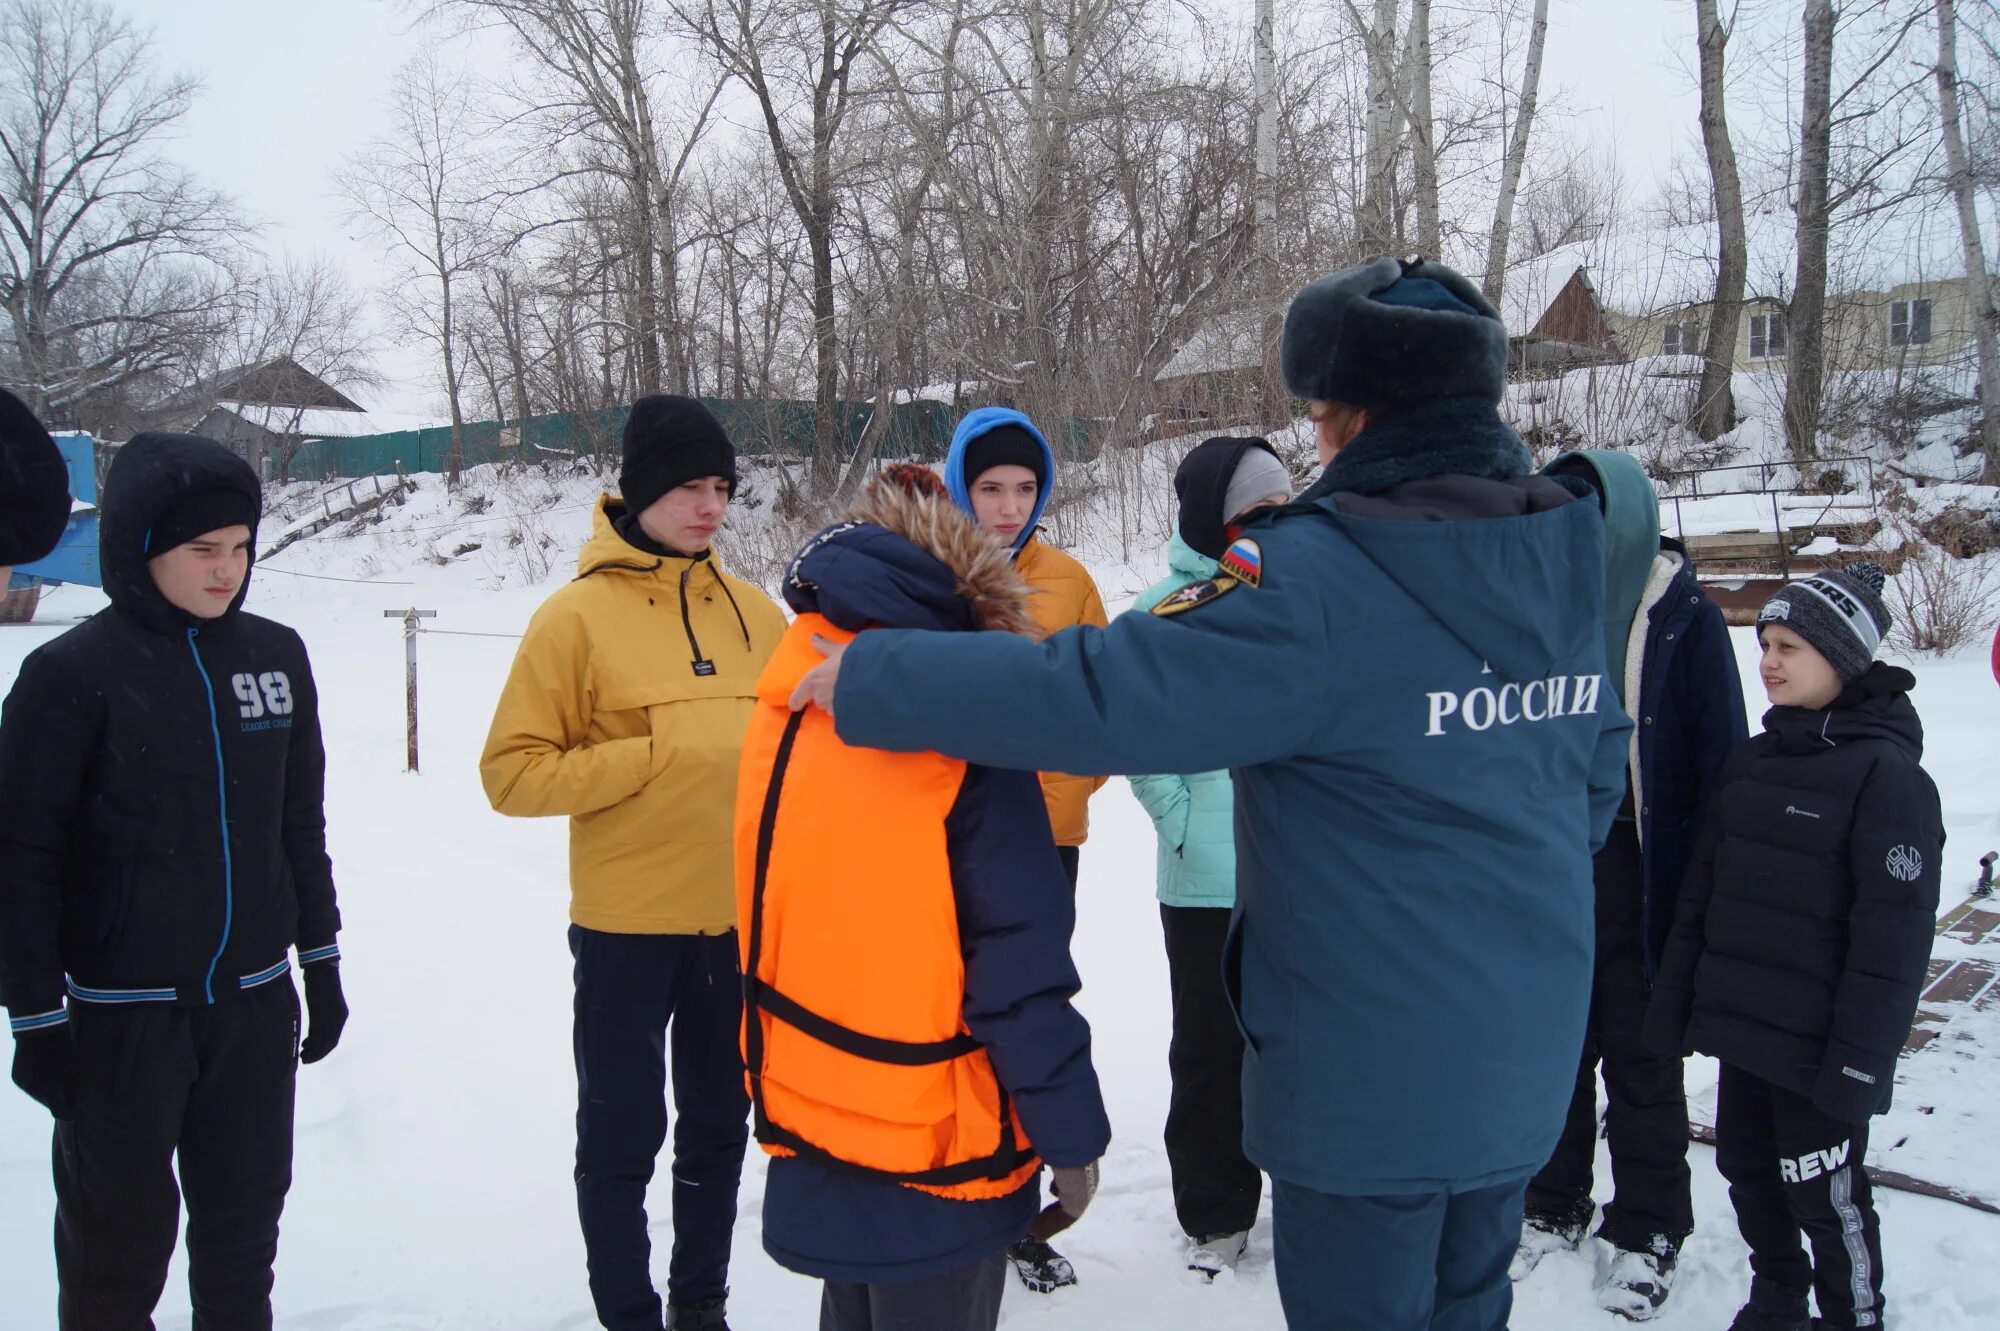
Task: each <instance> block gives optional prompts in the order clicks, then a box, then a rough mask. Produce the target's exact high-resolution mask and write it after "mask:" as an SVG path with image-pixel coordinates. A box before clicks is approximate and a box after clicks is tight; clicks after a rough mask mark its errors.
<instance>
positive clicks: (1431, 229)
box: [1403, 0, 1444, 259]
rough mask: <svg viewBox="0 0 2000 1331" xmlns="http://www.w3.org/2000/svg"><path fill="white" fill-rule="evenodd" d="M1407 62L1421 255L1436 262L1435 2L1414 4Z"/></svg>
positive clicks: (1440, 245)
mask: <svg viewBox="0 0 2000 1331" xmlns="http://www.w3.org/2000/svg"><path fill="white" fill-rule="evenodd" d="M1403 60H1404V65H1405V84H1406V86H1407V87H1408V88H1409V97H1408V100H1407V103H1406V104H1407V105H1408V107H1409V115H1410V156H1411V160H1412V162H1413V164H1414V168H1415V171H1414V174H1415V176H1416V186H1417V251H1418V253H1420V254H1422V255H1423V256H1424V257H1425V258H1429V259H1435V258H1437V257H1438V256H1439V255H1440V254H1441V253H1443V250H1444V231H1443V225H1442V222H1441V220H1440V219H1439V216H1438V168H1437V125H1436V123H1435V122H1434V121H1433V120H1432V117H1431V0H1410V36H1409V41H1408V43H1407V45H1406V46H1405V48H1404V52H1403Z"/></svg>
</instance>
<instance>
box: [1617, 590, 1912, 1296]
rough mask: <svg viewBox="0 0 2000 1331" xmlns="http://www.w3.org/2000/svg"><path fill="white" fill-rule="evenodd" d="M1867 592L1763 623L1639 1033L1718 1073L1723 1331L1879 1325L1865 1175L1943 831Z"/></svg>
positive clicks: (1901, 1035)
mask: <svg viewBox="0 0 2000 1331" xmlns="http://www.w3.org/2000/svg"><path fill="white" fill-rule="evenodd" d="M1881 589H1882V570H1881V569H1879V568H1877V567H1876V566H1875V565H1873V564H1854V565H1851V566H1849V567H1848V568H1846V569H1844V570H1842V571H1840V572H1838V573H1824V574H1819V575H1817V576H1815V577H1810V578H1805V579H1802V580H1800V581H1798V582H1794V583H1792V584H1790V585H1789V586H1787V587H1785V588H1784V589H1783V590H1782V591H1780V592H1779V593H1778V594H1777V595H1776V596H1774V597H1773V598H1771V600H1770V602H1769V603H1767V604H1766V605H1765V606H1764V609H1763V610H1762V611H1761V612H1760V613H1759V615H1758V617H1757V622H1758V638H1759V641H1760V642H1761V643H1762V644H1763V647H1764V656H1763V661H1762V664H1761V667H1760V668H1761V672H1762V675H1763V680H1764V689H1765V693H1766V694H1767V695H1768V696H1769V698H1770V700H1771V702H1772V704H1773V705H1772V707H1771V710H1770V711H1768V712H1766V713H1765V715H1764V733H1763V734H1761V735H1758V736H1756V737H1755V738H1752V739H1750V740H1748V741H1746V742H1745V743H1744V744H1743V745H1742V746H1740V747H1739V748H1738V749H1737V750H1736V751H1735V752H1734V753H1733V754H1731V755H1730V758H1729V761H1728V763H1727V764H1726V765H1725V766H1724V768H1723V772H1722V776H1721V779H1720V782H1719V787H1720V789H1719V793H1718V794H1717V796H1716V799H1715V802H1714V804H1713V805H1712V806H1711V808H1710V811H1709V815H1708V824H1707V827H1706V828H1705V829H1704V831H1703V833H1702V839H1701V842H1700V844H1699V846H1698V847H1697V849H1696V852H1695V858H1694V862H1693V864H1692V866H1691V867H1690V869H1689V872H1688V878H1687V883H1686V885H1685V886H1684V887H1683V888H1682V889H1681V896H1680V904H1679V909H1678V911H1677V913H1676V915H1675V920H1674V929H1673V934H1672V936H1671V937H1670V938H1669V939H1668V942H1667V950H1666V955H1665V958H1664V960H1663V962H1662V964H1661V969H1660V974H1659V978H1658V981H1657V982H1656V984H1655V985H1654V994H1653V1004H1652V1007H1651V1009H1650V1011H1649V1012H1648V1014H1647V1027H1646V1033H1647V1038H1648V1040H1649V1041H1650V1042H1651V1043H1653V1044H1654V1045H1655V1046H1656V1047H1658V1048H1659V1049H1660V1050H1661V1051H1662V1052H1667V1051H1672V1052H1675V1053H1681V1054H1686V1053H1691V1052H1695V1051H1700V1052H1702V1053H1706V1054H1713V1055H1715V1056H1716V1057H1717V1058H1719V1059H1721V1060H1722V1084H1721V1088H1720V1091H1719V1092H1718V1098H1717V1104H1716V1124H1715V1128H1716V1138H1717V1145H1716V1166H1717V1168H1719V1169H1720V1170H1721V1171H1722V1175H1723V1177H1724V1178H1726V1179H1728V1180H1729V1197H1730V1201H1731V1202H1732V1203H1733V1204H1734V1206H1735V1208H1736V1223H1737V1227H1738V1228H1739V1229H1741V1230H1742V1233H1743V1239H1744V1242H1746V1243H1747V1244H1749V1246H1750V1269H1751V1272H1752V1279H1751V1283H1750V1301H1749V1303H1748V1304H1747V1305H1746V1306H1745V1307H1744V1308H1743V1310H1742V1311H1741V1312H1739V1313H1738V1314H1737V1316H1736V1320H1735V1322H1734V1323H1733V1324H1732V1331H1806V1328H1808V1327H1811V1328H1815V1329H1817V1328H1836V1327H1838V1328H1847V1327H1879V1326H1881V1325H1882V1243H1881V1233H1880V1227H1879V1223H1878V1221H1877V1218H1876V1215H1875V1208H1874V1206H1873V1204H1872V1203H1871V1201H1870V1197H1869V1185H1868V1175H1867V1172H1866V1170H1865V1169H1863V1167H1862V1161H1863V1158H1864V1157H1865V1156H1866V1154H1867V1151H1868V1119H1869V1117H1870V1116H1871V1115H1874V1114H1879V1113H1881V1112H1883V1111H1884V1110H1885V1109H1887V1108H1888V1107H1889V1094H1890V1088H1891V1086H1892V1084H1893V1083H1894V1080H1895V1072H1896V1059H1897V1056H1898V1055H1899V1054H1900V1053H1901V1052H1902V1048H1903V1042H1904V1040H1905V1039H1906V1038H1907V1036H1908V1034H1909V1029H1910V1021H1911V1019H1912V1018H1913V1017H1914V1016H1915V1014H1916V1008H1917V997H1918V995H1919V993H1920V992H1921V991H1922V988H1923V981H1924V970H1925V965H1926V963H1927V961H1928V960H1929V958H1930V950H1931V940H1932V937H1933V928H1934V925H1935V921H1936V917H1937V905H1938V866H1939V861H1940V860H1941V859H1942V857H1943V850H1944V824H1943V818H1942V815H1941V814H1940V812H1939V808H1938V796H1937V788H1936V787H1935V786H1934V785H1932V783H1931V779H1930V777H1929V776H1928V775H1926V774H1925V772H1924V769H1923V768H1922V767H1920V766H1919V765H1918V762H1919V760H1920V759H1921V757H1922V756H1923V727H1922V725H1921V724H1920V723H1919V722H1918V720H1917V713H1916V709H1915V708H1914V707H1912V706H1911V705H1910V700H1909V696H1908V695H1909V691H1910V689H1911V688H1912V687H1913V686H1914V685H1915V683H1916V681H1915V680H1914V679H1913V678H1912V677H1911V675H1910V673H1909V672H1908V671H1906V670H1899V669H1896V668H1895V667H1892V666H1887V665H1883V664H1880V663H1877V662H1875V661H1874V656H1875V652H1876V649H1877V648H1878V647H1879V646H1880V645H1881V640H1882V636H1883V634H1884V633H1886V632H1887V630H1888V627H1889V612H1888V611H1887V609H1886V608H1884V606H1883V604H1882V595H1881ZM1802 1229H1803V1230H1804V1231H1805V1233H1806V1236H1807V1238H1809V1239H1810V1240H1811V1243H1812V1253H1811V1256H1810V1257H1808V1256H1807V1254H1806V1252H1805V1250H1804V1248H1803V1247H1802V1246H1801V1245H1800V1243H1799V1231H1800V1230H1802ZM1808 1290H1810V1291H1812V1292H1813V1293H1814V1294H1815V1295H1816V1296H1817V1298H1818V1302H1819V1318H1818V1320H1817V1321H1812V1320H1809V1319H1808V1317H1807V1313H1806V1296H1807V1292H1808Z"/></svg>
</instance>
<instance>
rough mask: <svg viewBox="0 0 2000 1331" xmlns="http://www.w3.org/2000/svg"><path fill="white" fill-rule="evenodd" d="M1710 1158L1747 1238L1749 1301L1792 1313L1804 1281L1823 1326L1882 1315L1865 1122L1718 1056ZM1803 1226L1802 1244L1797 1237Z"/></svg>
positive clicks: (1800, 1305)
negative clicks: (1836, 1114) (1833, 1113)
mask: <svg viewBox="0 0 2000 1331" xmlns="http://www.w3.org/2000/svg"><path fill="white" fill-rule="evenodd" d="M1715 1137H1716V1146H1715V1164H1716V1168H1717V1169H1718V1170H1720V1171H1721V1173H1722V1177H1724V1178H1725V1179H1728V1180H1729V1200H1730V1203H1731V1204H1732V1205H1733V1206H1735V1208H1736V1227H1737V1228H1738V1229H1739V1230H1741V1231H1742V1233H1743V1241H1744V1242H1745V1243H1747V1244H1749V1245H1750V1271H1751V1275H1752V1277H1753V1279H1752V1282H1751V1301H1752V1302H1753V1303H1755V1304H1757V1305H1758V1306H1759V1307H1761V1308H1766V1309H1771V1310H1784V1311H1789V1312H1794V1313H1802V1312H1803V1311H1804V1310H1805V1300H1806V1291H1807V1290H1808V1289H1810V1290H1812V1291H1813V1292H1814V1294H1815V1295H1816V1296H1817V1297H1818V1300H1819V1315H1820V1319H1821V1324H1822V1325H1824V1326H1826V1327H1829V1328H1846V1327H1878V1326H1881V1325H1882V1231H1881V1225H1880V1222H1879V1221H1878V1219H1877V1218H1876V1215H1875V1206H1874V1203H1873V1201H1872V1200H1871V1197H1870V1192H1869V1185H1868V1171H1867V1170H1866V1169H1864V1168H1862V1159H1863V1157H1864V1156H1866V1155H1867V1153H1868V1125H1867V1124H1866V1123H1865V1122H1864V1123H1843V1122H1841V1121H1840V1120H1839V1119H1834V1118H1829V1117H1827V1116H1826V1115H1825V1114H1822V1113H1821V1112H1820V1111H1819V1110H1817V1109H1815V1108H1814V1107H1813V1104H1812V1101H1811V1100H1809V1099H1807V1098H1806V1097H1805V1096H1802V1095H1797V1094H1794V1093H1793V1092H1791V1091H1787V1090H1784V1089H1783V1088H1781V1087H1777V1086H1773V1085H1771V1084H1770V1083H1769V1082H1767V1081H1764V1080H1763V1079H1761V1078H1759V1077H1755V1076H1752V1075H1751V1074H1750V1073H1748V1072H1745V1071H1744V1070H1743V1069H1741V1068H1738V1067H1733V1066H1731V1065H1730V1064H1727V1063H1724V1064H1723V1065H1722V1085H1721V1088H1720V1090H1719V1091H1718V1092H1717V1095H1716V1105H1715ZM1801 1230H1803V1231H1804V1232H1805V1237H1806V1239H1807V1240H1809V1241H1810V1242H1811V1245H1812V1254H1811V1256H1810V1257H1808V1256H1807V1254H1806V1249H1805V1246H1804V1245H1803V1244H1801V1243H1800V1241H1799V1233H1800V1231H1801Z"/></svg>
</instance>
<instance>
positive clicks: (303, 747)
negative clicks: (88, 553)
mask: <svg viewBox="0 0 2000 1331" xmlns="http://www.w3.org/2000/svg"><path fill="white" fill-rule="evenodd" d="M217 487H227V488H233V489H242V490H245V491H247V492H248V493H249V494H251V495H253V496H254V495H255V494H256V493H257V480H256V477H255V475H254V474H253V473H252V472H251V470H250V467H249V465H248V464H247V463H245V462H243V461H242V460H241V459H238V458H236V457H235V456H234V455H232V454H230V453H229V452H228V451H227V450H226V449H224V448H222V447H221V446H220V445H218V444H215V443H212V442H210V441H208V440H205V439H199V438H194V437H191V436H186V435H140V436H139V437H138V438H135V439H134V440H133V441H132V442H131V443H129V444H127V445H125V446H124V448H122V449H121V450H120V451H119V454H118V458H117V460H116V461H115V462H114V463H113V464H112V467H111V472H110V475H109V476H108V477H107V478H106V485H105V495H104V504H103V526H102V554H103V568H104V588H105V591H106V592H107V593H108V594H109V595H110V597H111V608H110V609H108V610H104V611H101V612H100V613H98V614H97V615H94V616H93V617H91V618H90V619H89V620H87V621H85V622H84V623H82V624H80V625H78V626H77V627H76V628H74V629H71V630H70V631H69V632H68V633H65V634H63V635H62V636H61V637H59V638H57V639H55V640H54V641H53V642H50V643H48V644H47V645H45V646H43V647H41V648H39V649H37V650H36V651H35V652H34V653H33V654H32V655H30V656H29V657H28V659H27V660H26V661H25V662H24V663H23V664H22V667H21V673H20V677H19V678H18V679H17V680H16V681H15V684H14V688H13V691H12V692H11V693H9V694H8V696H7V701H6V705H5V708H4V710H3V711H0V809H4V810H5V811H6V817H5V818H4V820H0V1002H4V1003H5V1004H6V1005H7V1006H8V1007H9V1008H10V1009H11V1010H12V1012H13V1015H14V1017H15V1018H16V1021H17V1023H18V1022H19V1021H20V1020H22V1019H24V1018H33V1017H34V1016H36V1015H39V1014H45V1013H49V1012H51V1011H52V1010H53V1009H56V1008H59V1007H60V1006H61V1004H62V996H63V993H64V989H65V987H66V981H65V977H67V988H68V991H69V995H70V997H71V998H72V999H74V1000H82V1001H90V1002H110V1003H132V1002H169V1003H173V1002H177V1003H212V1002H220V1001H223V1000H225V999H228V998H230V997H233V996H235V995H237V994H240V993H241V992H243V990H245V989H247V988H252V987H255V985H256V984H258V983H262V982H268V981H270V980H275V979H277V978H278V977H279V976H281V975H283V974H284V972H285V969H286V966H287V956H286V953H287V950H288V949H289V948H290V947H291V946H292V945H294V944H297V945H298V946H299V948H300V951H301V959H302V960H305V961H311V960H318V959H322V958H325V957H327V956H328V955H329V954H330V951H331V948H332V946H333V943H334V934H335V932H336V931H337V930H338V929H339V927H340V915H339V911H338V910H337V908H336V906H335V903H334V888H333V870H332V866H331V864H330V863H329V862H328V859H327V855H326V830H325V820H324V815H323V812H322V788H323V777H324V771H325V752H324V750H323V749H322V747H321V744H320V730H319V712H318V699H317V696H316V694H315V692H314V688H313V678H312V670H311V667H310V665H309V664H308V662H307V659H306V650H305V644H304V643H303V642H301V641H300V640H299V636H298V634H296V633H294V632H293V631H292V630H291V629H289V628H286V627H285V626H283V625H281V624H275V623H272V622H271V621H270V620H267V619H260V618H258V617H257V616H255V615H250V614H245V613H243V611H242V604H243V593H239V594H238V596H237V599H236V601H235V602H234V604H232V605H231V606H230V608H229V610H228V611H227V612H226V613H225V614H224V615H223V616H221V617H220V618H218V619H213V620H202V619H198V618H196V617H194V616H192V615H189V614H187V613H186V612H184V611H181V610H178V609H176V608H174V606H172V605H171V604H170V603H169V602H168V601H167V600H166V598H165V597H163V596H162V595H161V594H160V592H159V590H158V588H156V587H155V586H154V585H153V580H152V577H151V575H150V574H149V573H148V572H147V568H146V555H145V540H146V533H147V531H148V529H149V528H150V527H151V526H152V524H153V521H154V519H155V518H157V517H158V516H159V515H160V514H161V513H162V512H163V511H164V510H165V509H166V508H167V507H168V505H169V504H170V503H172V502H173V501H174V500H175V499H176V498H177V497H179V496H181V495H183V494H186V493H188V492H190V491H193V490H197V489H208V488H217ZM248 590H249V583H248V580H247V579H246V580H245V583H244V589H243V592H244V593H247V592H248Z"/></svg>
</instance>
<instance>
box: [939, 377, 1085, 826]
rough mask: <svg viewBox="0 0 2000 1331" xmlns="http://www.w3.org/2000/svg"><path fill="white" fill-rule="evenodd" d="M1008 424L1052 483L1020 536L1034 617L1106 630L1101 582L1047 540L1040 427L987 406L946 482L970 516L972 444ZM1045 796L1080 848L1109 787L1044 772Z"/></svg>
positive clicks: (1048, 459)
mask: <svg viewBox="0 0 2000 1331" xmlns="http://www.w3.org/2000/svg"><path fill="white" fill-rule="evenodd" d="M1003 425H1011V426H1017V427H1019V428H1020V429H1022V430H1025V431H1027V432H1028V433H1029V434H1030V435H1032V436H1034V438H1035V440H1036V442H1038V443H1040V444H1041V446H1042V467H1043V472H1042V474H1043V475H1045V476H1047V477H1048V483H1047V484H1046V485H1044V486H1042V487H1041V489H1040V491H1039V492H1038V493H1037V494H1036V495H1035V508H1034V511H1033V512H1032V513H1030V514H1029V516H1028V521H1027V523H1026V524H1025V525H1024V526H1022V528H1021V531H1020V533H1019V534H1018V535H1017V536H1016V537H1015V538H1014V547H1013V548H1014V552H1015V554H1014V559H1015V565H1016V567H1018V568H1019V569H1020V571H1021V576H1022V578H1024V579H1026V581H1027V583H1028V587H1029V588H1030V590H1032V591H1033V593H1034V595H1033V597H1032V598H1031V599H1030V600H1029V602H1028V610H1029V613H1031V614H1032V615H1034V617H1035V622H1036V624H1038V625H1039V626H1040V627H1041V630H1042V632H1043V633H1045V634H1046V633H1054V632H1056V631H1057V630H1058V629H1066V628H1073V627H1075V626H1076V625H1078V624H1091V625H1095V626H1096V627H1098V628H1103V627H1104V625H1105V624H1106V623H1107V622H1108V621H1107V620H1106V618H1105V614H1104V601H1103V598H1102V597H1100V596H1099V595H1098V591H1097V583H1096V581H1095V580H1093V579H1092V578H1091V576H1090V570H1088V569H1086V568H1085V567H1084V566H1083V565H1082V564H1081V563H1079V562H1077V560H1076V559H1075V558H1073V557H1072V556H1070V555H1069V554H1066V553H1065V552H1063V551H1061V550H1058V549H1056V548H1055V547H1054V546H1052V545H1050V544H1049V543H1048V542H1047V541H1044V540H1043V539H1042V538H1041V531H1040V528H1039V527H1038V526H1037V524H1038V523H1039V522H1040V521H1041V518H1042V512H1043V510H1044V509H1046V508H1047V507H1048V504H1049V497H1050V496H1051V495H1052V494H1054V493H1055V476H1056V455H1055V450H1054V449H1052V448H1050V447H1049V441H1048V439H1047V437H1046V436H1044V435H1043V434H1042V432H1041V431H1040V430H1039V429H1037V428H1036V426H1035V423H1034V422H1033V421H1031V420H1029V419H1028V418H1027V417H1026V416H1024V415H1022V414H1021V413H1020V412H1018V411H1015V410H1013V409H1011V408H1008V407H981V408H979V409H978V410H977V411H973V412H969V413H967V415H966V417H965V419H964V420H962V421H960V422H959V423H958V428H957V429H956V430H954V431H953V432H952V436H951V451H950V452H949V453H948V454H947V455H946V457H945V464H944V482H945V488H946V490H947V491H949V493H950V494H951V500H952V502H953V503H954V504H956V505H958V507H959V508H961V509H963V510H964V511H965V512H967V513H971V512H972V483H973V482H974V481H976V480H978V479H979V478H978V477H977V476H967V475H966V474H965V453H966V449H967V448H969V447H970V446H971V444H972V441H973V440H975V439H977V438H979V436H981V435H983V434H985V433H986V432H987V431H989V430H993V429H997V428H999V427H1000V426H1003ZM1041 779H1042V796H1043V799H1044V801H1045V802H1046V803H1047V805H1048V811H1049V825H1050V827H1052V828H1053V829H1054V830H1055V837H1056V844H1057V845H1058V846H1080V845H1082V844H1083V843H1084V841H1085V839H1086V838H1088V837H1089V835H1090V797H1091V796H1092V795H1093V794H1095V793H1096V792H1097V789H1098V787H1100V786H1102V785H1103V784H1104V781H1103V779H1102V778H1100V777H1087V776H1070V775H1067V774H1065V773H1062V772H1043V773H1042V774H1041Z"/></svg>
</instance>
